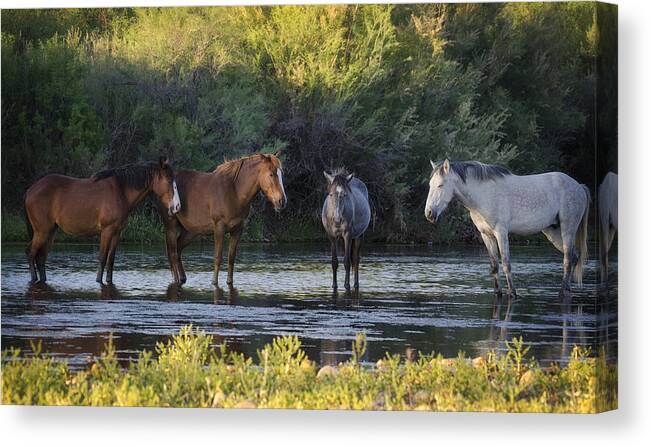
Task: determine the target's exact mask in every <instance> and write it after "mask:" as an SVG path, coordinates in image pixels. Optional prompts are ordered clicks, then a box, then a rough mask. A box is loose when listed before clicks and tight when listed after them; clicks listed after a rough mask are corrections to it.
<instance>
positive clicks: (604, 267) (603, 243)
mask: <svg viewBox="0 0 651 447" xmlns="http://www.w3.org/2000/svg"><path fill="white" fill-rule="evenodd" d="M600 230H601V231H600V234H599V261H600V263H601V269H600V270H601V272H600V274H601V284H602V285H604V286H606V285H607V284H608V249H609V248H610V247H609V245H608V242H609V241H608V240H609V236H610V235H609V234H608V233H609V232H610V231H609V228H608V225H607V224H606V225H601V228H600Z"/></svg>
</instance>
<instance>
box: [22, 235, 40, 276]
mask: <svg viewBox="0 0 651 447" xmlns="http://www.w3.org/2000/svg"><path fill="white" fill-rule="evenodd" d="M33 240H34V239H33V237H32V240H31V241H30V242H29V244H28V245H27V249H25V255H26V256H27V265H28V266H29V275H30V278H31V282H32V283H35V282H37V281H38V275H37V274H36V260H35V256H34V255H33V254H32V246H33V245H34V242H33Z"/></svg>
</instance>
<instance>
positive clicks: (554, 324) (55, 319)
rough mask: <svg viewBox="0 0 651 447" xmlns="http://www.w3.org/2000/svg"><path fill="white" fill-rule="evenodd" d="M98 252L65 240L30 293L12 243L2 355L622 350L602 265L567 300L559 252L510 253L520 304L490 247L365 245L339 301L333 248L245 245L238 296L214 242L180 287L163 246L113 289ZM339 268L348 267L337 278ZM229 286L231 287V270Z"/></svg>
mask: <svg viewBox="0 0 651 447" xmlns="http://www.w3.org/2000/svg"><path fill="white" fill-rule="evenodd" d="M96 250H97V248H96V247H94V246H92V245H63V244H55V246H54V249H53V251H52V252H51V254H50V257H49V259H48V280H49V282H48V285H47V286H31V287H30V285H29V284H28V278H29V273H28V270H27V265H26V262H25V258H24V247H23V246H22V245H12V244H3V246H2V285H1V291H2V328H1V333H2V348H3V349H6V348H8V347H10V346H16V347H20V348H21V349H23V350H24V351H25V352H26V353H28V354H29V352H30V341H32V340H42V342H43V350H44V351H47V352H50V353H52V354H54V355H56V356H58V357H62V358H65V359H67V361H68V362H69V363H70V364H71V365H72V366H73V367H82V366H84V365H86V364H87V363H88V362H90V361H92V360H93V357H94V356H95V355H98V354H99V353H101V352H102V350H103V348H104V345H105V343H106V341H107V339H108V337H109V334H113V339H114V344H115V346H116V349H117V352H118V355H119V356H120V358H121V359H128V358H130V357H135V356H136V355H137V354H136V353H137V351H138V350H141V349H143V348H146V349H150V350H151V349H154V347H155V344H156V342H157V341H161V340H166V339H167V338H168V337H169V336H170V335H171V334H174V333H176V332H178V330H179V328H180V327H181V326H183V325H186V324H189V323H192V324H193V325H194V326H195V327H197V328H200V329H202V330H204V331H206V332H207V333H210V334H213V335H214V340H215V343H216V344H221V343H226V344H227V345H228V347H229V348H230V349H234V350H237V351H241V352H244V353H245V354H247V355H249V356H254V357H255V355H256V350H257V349H259V348H260V347H261V346H262V345H264V344H265V343H268V342H269V341H271V340H272V339H273V338H274V337H276V336H278V335H284V334H294V335H297V336H299V337H300V339H301V341H302V343H303V346H304V348H305V349H306V351H307V353H308V355H309V356H310V357H311V358H312V359H313V360H315V361H317V362H319V363H321V364H335V363H337V362H340V361H343V360H346V359H348V358H349V357H350V350H351V343H352V340H353V339H354V337H355V334H356V333H357V332H364V333H366V336H367V339H368V341H369V344H368V351H367V354H366V358H365V360H366V361H369V362H372V361H376V360H377V359H379V358H381V357H383V356H384V354H385V353H386V352H390V353H394V354H396V353H397V354H404V353H405V352H406V350H407V349H408V348H414V349H416V350H420V351H422V352H427V353H429V352H432V351H435V352H437V353H438V352H440V353H442V354H443V355H444V356H455V355H456V354H457V353H458V351H459V350H463V351H465V353H466V354H467V355H471V356H475V355H479V354H481V353H483V352H485V351H486V350H489V349H504V342H505V340H510V339H512V338H513V337H520V336H522V337H523V339H524V340H525V342H527V343H528V344H529V345H530V346H531V351H530V352H531V353H532V354H533V355H534V356H535V357H536V358H537V359H538V360H539V361H540V362H541V363H549V362H552V361H559V362H564V361H566V360H567V358H568V355H569V354H570V352H571V349H572V346H574V345H583V346H593V347H594V346H595V345H596V344H597V343H604V344H605V346H606V351H607V355H608V356H609V357H610V358H611V359H614V358H615V357H616V355H617V344H616V339H617V305H616V289H615V290H612V289H611V290H610V292H609V297H608V298H603V297H602V298H597V296H596V294H595V292H594V286H591V284H594V281H595V276H596V271H595V268H596V262H594V261H592V262H590V263H589V264H588V267H587V269H586V271H587V272H586V280H585V281H586V287H585V288H584V289H583V290H578V291H576V292H575V293H574V296H573V299H572V302H571V303H565V304H563V303H561V301H560V300H559V297H558V289H559V284H560V280H561V275H562V266H561V260H562V259H561V255H560V254H559V253H557V252H555V251H554V250H553V249H552V248H548V247H546V246H544V247H535V248H524V247H512V249H511V251H512V264H513V265H512V268H513V271H514V272H515V273H514V277H515V281H516V286H519V289H518V290H519V294H520V297H519V299H517V300H514V301H512V302H510V303H509V302H508V301H507V300H506V298H503V299H501V300H498V299H496V298H495V296H494V294H493V292H492V284H491V279H490V275H489V274H488V261H487V257H486V254H485V249H484V248H483V247H474V248H472V247H471V248H454V249H451V248H440V247H427V246H389V247H387V246H372V245H367V246H365V247H364V252H363V257H362V266H361V268H360V292H359V295H358V296H350V295H348V294H345V293H343V292H342V291H340V292H339V294H338V295H333V294H332V291H331V287H330V284H331V270H330V261H329V250H328V247H327V246H326V245H325V244H310V245H289V244H288V245H256V244H241V245H240V250H239V254H238V260H237V264H236V273H235V286H236V289H233V290H228V289H225V290H222V289H217V290H215V289H214V288H213V287H212V285H211V278H212V272H211V269H212V251H211V249H210V244H207V245H206V246H205V247H201V246H200V245H197V246H193V247H190V248H188V249H187V250H186V251H185V253H184V259H185V266H186V271H187V274H188V283H187V284H186V285H185V286H183V288H181V289H179V288H178V287H175V286H173V285H171V284H170V283H171V275H170V273H169V270H168V264H167V258H166V256H165V249H164V247H163V246H154V247H150V246H144V247H143V246H127V245H122V246H120V248H119V249H118V255H117V257H116V270H115V274H114V281H115V287H106V286H104V287H100V285H99V284H97V283H96V282H95V268H96V262H95V256H96ZM616 268H617V263H616V262H615V260H614V259H613V260H612V261H611V269H613V270H615V269H616ZM342 270H343V262H340V274H339V279H340V282H341V283H343V272H342ZM220 280H221V282H222V283H223V284H224V285H225V280H226V275H225V272H224V273H222V275H221V278H220ZM612 282H613V283H614V282H615V281H612Z"/></svg>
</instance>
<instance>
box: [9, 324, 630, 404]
mask: <svg viewBox="0 0 651 447" xmlns="http://www.w3.org/2000/svg"><path fill="white" fill-rule="evenodd" d="M212 344H213V340H212V337H210V336H208V335H206V334H205V333H203V332H199V331H194V330H192V328H191V327H185V328H183V329H182V330H181V331H180V333H179V334H178V335H176V336H175V337H173V338H172V339H171V340H170V341H168V342H167V343H158V345H157V346H156V352H155V355H154V354H153V353H152V352H148V351H143V352H141V353H140V354H139V356H138V358H137V359H135V360H132V361H131V362H130V363H129V365H128V366H127V367H126V368H121V367H120V366H119V363H118V361H117V358H116V353H115V349H114V347H113V345H112V343H110V342H109V344H108V345H107V347H106V351H105V352H104V353H103V354H102V355H101V356H100V357H99V358H98V359H97V360H96V361H95V362H94V363H93V364H92V365H91V366H90V367H89V368H87V369H85V370H83V371H79V372H74V371H71V370H70V369H69V368H68V366H67V365H66V364H65V363H63V362H60V361H56V360H54V359H53V358H51V357H49V356H48V355H43V354H42V353H41V352H40V349H39V347H38V346H35V347H34V351H35V355H34V356H32V357H29V358H24V357H22V356H21V352H20V351H19V350H18V349H14V348H10V349H8V350H6V351H4V352H3V355H2V363H3V368H2V402H3V403H4V404H21V405H97V406H161V407H217V408H295V409H357V410H428V411H500V412H507V411H508V412H568V413H592V412H596V411H602V410H607V409H613V408H616V406H617V370H616V367H615V366H614V365H608V364H606V363H605V361H604V360H603V357H599V358H591V357H589V352H588V351H586V350H584V349H581V348H577V347H575V348H574V351H573V353H572V357H571V360H570V361H569V363H568V364H567V366H564V367H560V366H557V365H555V366H552V367H549V368H541V367H539V366H538V364H537V363H536V361H535V360H534V359H532V358H529V357H528V356H527V349H526V348H525V345H524V343H523V342H522V340H521V339H520V340H515V339H514V340H513V342H512V343H510V344H509V345H508V351H506V352H505V353H501V354H500V353H496V352H489V353H488V354H486V355H485V356H483V357H479V358H476V359H472V360H470V359H468V358H466V357H465V356H464V355H463V354H459V356H458V357H457V358H454V359H444V358H443V357H441V356H440V355H438V356H437V355H433V354H431V355H423V354H418V355H417V356H410V357H409V358H406V359H403V358H401V357H400V356H399V355H389V354H387V355H386V357H385V358H383V359H382V360H380V361H378V362H377V364H376V365H375V366H373V367H368V366H365V365H362V364H361V363H360V361H359V359H360V358H362V356H363V354H364V350H365V349H366V339H365V337H364V336H363V335H361V334H360V335H358V336H357V338H356V340H355V342H354V344H353V353H354V355H353V356H352V358H351V359H350V360H349V361H347V362H344V363H341V364H339V365H338V366H337V367H330V366H326V367H323V368H321V369H319V368H318V367H317V365H316V364H315V363H314V362H312V361H311V360H309V359H308V358H307V356H306V354H305V352H304V351H303V350H302V349H301V343H300V341H299V340H298V338H297V337H295V336H286V337H278V338H276V339H274V341H273V343H270V344H268V345H266V346H265V347H264V348H263V349H261V350H259V351H258V354H257V360H256V361H254V360H253V359H252V358H247V357H245V356H244V355H242V354H239V353H235V352H228V351H227V350H226V349H225V348H224V347H223V346H220V347H218V348H213V347H212Z"/></svg>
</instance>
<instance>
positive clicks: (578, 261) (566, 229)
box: [25, 153, 618, 297]
mask: <svg viewBox="0 0 651 447" xmlns="http://www.w3.org/2000/svg"><path fill="white" fill-rule="evenodd" d="M431 165H432V173H431V175H430V179H429V194H428V196H427V202H426V204H425V218H426V219H427V220H428V221H430V222H432V223H435V222H436V221H437V220H438V218H439V216H440V215H441V214H442V213H443V212H444V211H445V209H446V208H447V206H448V205H449V204H450V202H451V201H452V200H453V199H457V200H459V201H460V202H461V204H462V205H463V206H464V207H465V208H466V209H467V210H468V212H469V213H470V218H471V220H472V222H473V223H474V225H475V226H476V227H477V230H478V231H479V233H480V235H481V238H482V240H483V242H484V244H485V245H486V248H487V250H488V255H489V258H490V266H491V267H490V272H491V275H492V276H493V285H494V292H495V294H496V295H500V296H501V294H502V288H501V287H500V281H499V262H500V261H501V263H502V270H503V273H504V277H505V279H506V286H507V294H508V296H509V297H516V296H517V292H516V288H515V285H514V281H513V275H512V271H511V260H510V251H509V234H510V233H514V234H520V235H531V234H534V233H539V232H542V233H543V234H544V235H545V236H546V237H547V239H548V240H549V241H550V242H551V243H552V244H553V246H554V247H556V249H557V250H558V251H560V252H561V253H562V254H563V279H562V283H561V290H560V295H561V296H562V297H564V296H568V295H569V294H570V293H571V285H572V282H575V283H577V284H579V285H581V283H582V278H583V266H584V264H585V262H586V259H587V255H588V250H587V238H588V234H587V233H588V216H589V209H590V203H591V198H590V192H589V189H588V188H587V186H585V185H582V184H579V183H578V182H577V181H576V180H574V179H573V178H571V177H569V176H568V175H566V174H563V173H560V172H548V173H543V174H536V175H523V176H520V175H516V174H513V173H512V172H511V171H509V170H508V169H506V168H504V167H502V166H498V165H489V164H485V163H481V162H478V161H466V162H450V161H449V160H447V159H446V160H445V161H443V162H440V163H434V162H431ZM324 176H325V178H326V182H327V192H328V193H327V196H326V198H325V201H324V203H323V208H322V213H321V220H322V223H323V227H324V229H325V232H326V234H327V236H328V239H329V240H330V244H331V253H332V287H333V289H334V290H336V289H337V286H338V283H337V270H338V265H339V262H338V253H337V252H338V249H337V247H338V245H340V244H341V242H343V248H344V256H343V259H344V266H345V281H344V287H345V288H346V290H350V271H351V267H352V269H353V274H354V283H353V287H354V288H355V289H356V290H357V289H358V288H359V264H360V258H361V245H362V237H363V234H364V232H365V231H366V230H367V228H368V226H369V222H370V219H371V207H370V203H369V197H368V190H367V188H366V185H365V184H364V182H362V180H360V179H359V178H357V177H355V176H354V175H353V174H350V173H348V172H347V171H346V170H345V169H337V170H335V171H333V172H331V173H329V172H324ZM259 192H262V193H263V194H264V195H265V196H266V198H267V199H268V201H269V202H271V204H272V205H273V207H274V209H275V210H276V211H277V212H279V211H281V210H282V209H283V208H284V207H285V206H286V205H287V195H286V194H285V189H284V184H283V170H282V165H281V161H280V159H279V156H278V154H277V153H276V154H255V155H251V156H247V157H242V158H239V159H236V160H231V161H226V162H224V163H223V164H221V165H219V166H217V168H216V169H215V170H214V171H212V172H199V171H193V170H179V171H176V172H175V171H174V170H173V169H172V167H171V165H170V163H169V161H168V160H167V159H166V158H161V159H160V160H159V162H158V163H147V164H134V165H128V166H124V167H120V168H115V169H108V170H105V171H101V172H98V173H97V174H95V175H94V176H92V177H91V178H88V179H78V178H73V177H68V176H63V175H56V174H53V175H47V176H45V177H43V178H41V179H40V180H38V181H37V182H36V183H34V184H33V185H32V186H31V187H30V188H29V189H28V190H27V193H26V195H25V213H26V220H27V228H28V232H29V235H30V238H31V241H30V243H29V245H28V247H27V250H26V253H27V261H28V265H29V270H30V275H31V281H32V283H37V282H42V283H45V282H46V280H47V276H46V269H45V263H46V260H47V256H48V253H49V251H50V249H51V247H52V243H53V240H54V235H55V232H56V230H57V228H60V229H61V230H63V231H64V232H65V233H68V234H71V235H77V236H82V235H84V236H85V235H99V236H100V246H99V256H98V261H99V266H98V271H97V282H99V283H103V279H104V271H105V269H106V276H105V280H106V282H107V283H109V284H112V282H113V265H114V259H115V252H116V249H117V245H118V243H119V241H120V233H121V231H122V229H123V228H124V227H125V225H126V223H127V220H128V217H129V214H130V213H131V212H132V211H133V210H134V209H135V208H136V207H137V206H138V205H139V204H140V203H141V202H142V201H143V200H144V199H145V198H146V197H147V196H149V195H154V196H155V198H156V199H157V204H158V207H159V211H160V215H161V218H162V221H163V223H164V226H165V241H166V248H167V256H168V258H169V263H170V269H171V272H172V276H173V279H174V283H176V284H178V285H181V284H184V283H185V282H186V281H187V276H186V273H185V270H184V268H183V263H182V259H181V257H182V253H183V249H184V248H185V247H187V246H188V244H190V243H191V242H192V240H193V239H194V238H195V237H196V236H198V235H205V234H212V235H213V238H214V270H213V272H214V273H213V284H214V285H215V286H219V272H220V269H221V262H222V252H223V241H224V236H225V235H226V234H229V235H230V242H229V247H228V275H227V280H226V281H227V284H228V285H229V286H232V285H233V271H234V266H235V257H236V254H237V246H238V243H239V240H240V237H241V235H242V232H243V230H244V228H245V225H246V222H247V219H248V216H249V214H250V211H251V203H252V201H253V199H254V198H255V197H256V195H257V194H258V193H259ZM598 210H599V216H598V217H599V231H600V234H599V237H598V239H599V247H600V249H599V257H600V260H601V282H602V284H604V285H605V284H606V283H607V281H608V251H609V249H610V247H611V244H612V242H613V238H614V235H615V232H616V230H617V225H618V222H617V175H616V174H613V173H608V175H607V176H606V177H605V179H604V181H603V183H602V184H601V185H600V187H599V189H598Z"/></svg>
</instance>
